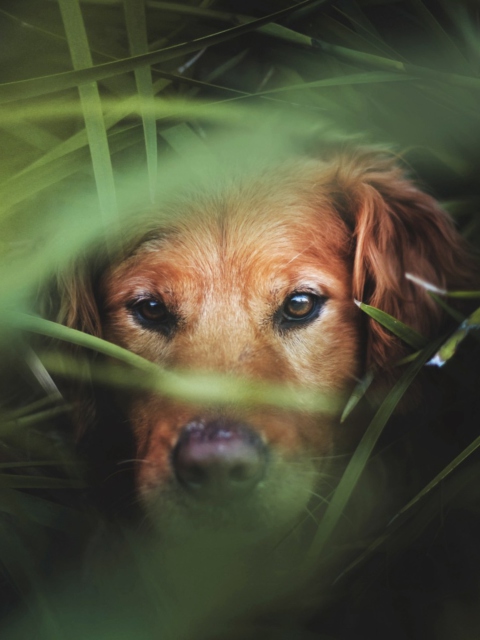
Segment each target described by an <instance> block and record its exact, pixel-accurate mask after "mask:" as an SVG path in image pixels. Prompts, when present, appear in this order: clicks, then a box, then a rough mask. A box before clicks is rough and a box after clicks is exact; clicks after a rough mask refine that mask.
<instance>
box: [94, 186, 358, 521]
mask: <svg viewBox="0 0 480 640" xmlns="http://www.w3.org/2000/svg"><path fill="white" fill-rule="evenodd" d="M290 177H291V178H292V176H290ZM312 177H313V176H312ZM298 182H300V184H298ZM302 186H303V187H307V186H310V188H312V187H313V184H312V183H311V182H310V185H308V183H307V181H306V180H305V178H304V177H302V176H301V175H297V176H295V181H294V184H290V185H286V186H284V187H283V188H282V186H281V185H278V184H276V182H274V181H273V180H272V176H268V177H266V176H264V177H263V180H261V181H260V183H258V184H255V183H253V184H252V183H250V184H249V185H248V187H246V186H244V187H243V191H242V187H240V188H239V189H238V190H237V191H238V192H237V193H236V194H235V196H234V197H232V196H231V195H229V189H228V187H227V188H226V189H225V191H224V192H223V194H221V195H219V197H218V198H216V199H212V200H208V199H207V200H206V201H203V202H202V201H201V200H200V201H197V202H195V203H190V204H186V203H184V204H183V207H182V211H181V212H179V213H178V214H177V215H176V216H173V218H172V221H171V222H170V224H165V223H164V225H162V221H161V215H160V216H159V220H158V221H157V224H158V225H159V226H158V228H157V229H156V230H155V232H154V233H153V235H155V234H156V235H157V237H156V238H155V237H153V238H152V234H151V233H150V234H149V238H148V240H146V241H144V242H140V244H139V246H137V247H136V249H135V250H134V253H133V255H131V256H130V257H128V258H126V259H124V260H122V261H121V262H120V264H118V265H116V266H114V267H113V268H112V269H111V270H110V271H109V272H108V273H106V274H105V276H104V278H103V281H102V285H101V291H102V294H101V298H102V299H103V300H104V314H105V324H104V335H105V337H106V338H107V339H108V340H110V341H112V342H114V343H117V344H120V345H121V346H123V347H125V348H126V349H129V350H131V351H133V352H135V353H137V354H139V355H141V356H143V357H144V358H147V359H149V360H152V361H153V362H156V363H158V364H161V365H162V366H167V367H173V368H175V369H183V370H197V371H198V370H200V371H211V372H214V373H216V374H222V373H226V374H233V375H235V376H239V377H246V378H250V379H254V380H255V379H258V380H259V381H271V382H275V383H279V384H284V385H290V386H292V385H293V386H295V387H308V388H310V389H313V390H321V391H323V392H324V393H325V392H327V393H330V394H331V395H332V396H334V395H338V394H345V392H346V391H347V390H348V389H350V388H351V386H352V384H353V382H354V380H355V376H357V375H358V374H359V331H360V326H359V317H358V316H359V312H358V309H357V308H356V307H355V305H354V304H353V298H352V277H351V264H350V261H349V260H348V247H349V236H348V232H347V229H346V227H345V225H344V224H343V223H342V222H341V220H340V219H339V218H338V215H337V214H336V213H335V212H334V211H333V210H332V209H331V207H330V206H329V205H328V203H327V202H326V203H325V206H324V207H322V210H321V211H319V210H318V207H317V206H312V204H311V202H310V201H309V198H308V196H307V195H305V194H303V193H302ZM272 212H274V215H272ZM129 413H130V416H129V417H130V421H131V423H132V426H133V429H134V432H135V436H136V439H137V443H138V452H137V457H138V458H139V459H140V460H141V462H140V463H139V465H138V486H139V490H140V492H141V494H142V496H143V497H144V499H145V501H146V502H147V504H148V507H149V510H150V511H153V512H155V511H156V510H158V511H159V512H160V511H161V510H162V509H163V510H165V508H166V505H165V492H168V495H169V497H168V500H173V501H174V504H175V505H176V506H180V508H182V509H186V510H188V511H192V510H195V509H197V508H198V505H201V509H202V510H205V508H206V506H209V507H210V508H212V507H213V505H218V507H219V510H221V511H225V510H230V512H235V510H237V509H238V510H240V511H246V513H242V515H241V517H240V516H239V518H238V521H236V523H235V524H236V526H239V525H240V524H241V523H243V525H244V526H245V525H247V526H248V527H252V526H255V524H257V525H258V523H260V522H261V521H262V520H265V519H267V518H271V512H272V511H273V512H274V513H275V512H276V513H277V515H278V516H279V517H280V519H281V520H283V519H286V520H291V516H292V512H296V511H297V510H298V509H301V508H302V507H303V506H304V505H305V504H306V502H307V501H308V499H309V497H310V492H311V491H312V490H313V486H314V484H316V480H315V476H316V473H317V472H318V468H319V467H320V468H321V465H319V464H318V460H316V461H314V460H312V458H320V457H322V456H327V455H328V454H330V453H331V451H332V443H333V432H332V431H333V429H334V424H335V420H334V418H332V416H328V415H325V416H322V417H319V416H308V415H305V414H303V415H302V414H300V413H298V412H297V413H293V412H291V413H290V414H288V413H286V412H285V411H279V410H270V411H267V410H266V409H263V410H259V409H258V408H256V409H251V410H249V409H248V408H245V407H234V406H231V407H227V408H223V409H222V410H221V411H219V410H215V409H211V410H208V409H205V407H192V406H189V405H187V404H185V405H181V404H179V403H171V402H170V403H169V402H166V401H165V400H164V399H162V398H161V397H156V396H151V397H142V398H138V399H137V400H136V401H135V402H134V404H133V406H131V407H130V408H129ZM245 507H246V508H245ZM266 514H267V515H266Z"/></svg>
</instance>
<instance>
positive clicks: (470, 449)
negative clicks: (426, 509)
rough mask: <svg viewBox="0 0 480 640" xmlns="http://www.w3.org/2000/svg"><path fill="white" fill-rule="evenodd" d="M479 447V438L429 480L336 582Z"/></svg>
mask: <svg viewBox="0 0 480 640" xmlns="http://www.w3.org/2000/svg"><path fill="white" fill-rule="evenodd" d="M479 447H480V436H479V437H478V438H475V440H474V441H473V442H472V443H471V444H469V445H468V447H466V448H465V449H464V450H463V451H462V452H461V453H460V454H459V455H458V456H456V457H455V458H454V459H453V460H452V461H451V462H450V463H449V464H448V465H447V466H446V467H445V468H444V469H442V471H440V473H438V474H437V475H436V476H435V478H433V480H431V481H430V482H429V483H428V484H427V485H426V486H425V487H424V488H423V489H422V490H421V491H420V492H419V493H417V495H416V496H415V497H414V498H412V499H411V500H410V501H409V502H408V503H407V504H406V505H405V506H404V507H402V509H400V511H399V512H398V513H397V514H396V515H395V516H394V517H393V518H392V519H391V520H390V522H389V523H388V525H387V527H386V529H385V532H384V533H382V535H380V536H379V537H378V538H376V539H375V540H374V542H372V543H371V544H370V545H369V546H368V547H367V548H366V549H365V551H363V552H362V553H361V554H360V555H359V556H358V557H357V558H355V560H354V561H353V562H351V563H350V564H349V565H348V567H347V568H346V569H344V570H343V571H342V573H341V574H340V575H339V576H338V577H337V579H336V582H337V581H339V580H340V579H341V578H342V577H343V576H345V575H346V574H348V573H350V572H351V571H352V570H353V569H355V567H358V566H359V565H361V564H363V562H364V561H365V560H366V559H367V558H368V557H369V556H371V555H372V553H373V552H374V551H376V550H377V549H378V548H380V547H381V546H382V545H383V544H384V543H385V542H387V541H388V540H389V539H390V538H391V537H392V535H393V534H394V533H395V532H396V531H397V530H398V529H399V528H400V527H401V526H402V525H403V524H404V523H405V522H406V520H407V519H408V518H409V517H410V516H411V515H412V513H411V512H412V509H413V507H414V506H415V505H416V504H418V503H419V502H420V501H421V500H422V499H423V498H425V496H427V495H428V494H429V493H431V492H432V490H433V489H435V487H437V486H438V485H439V484H440V483H441V482H443V481H444V480H445V479H446V478H447V477H448V476H449V475H450V474H451V473H452V472H453V471H455V469H457V468H458V467H459V465H461V464H462V463H463V462H464V461H465V460H466V459H467V458H468V457H469V456H470V455H471V454H472V453H474V452H475V451H476V450H477V449H478V448H479Z"/></svg>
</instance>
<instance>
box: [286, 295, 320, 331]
mask: <svg viewBox="0 0 480 640" xmlns="http://www.w3.org/2000/svg"><path fill="white" fill-rule="evenodd" d="M324 302H325V298H322V297H321V296H317V295H315V294H314V293H308V292H300V291H299V292H296V293H292V294H291V295H290V296H288V298H287V299H286V300H285V302H284V303H283V306H282V308H281V316H280V325H282V326H283V327H290V326H295V324H297V325H298V324H301V323H305V322H309V321H311V320H314V319H315V318H316V317H317V316H318V314H319V312H320V309H321V307H322V305H323V304H324Z"/></svg>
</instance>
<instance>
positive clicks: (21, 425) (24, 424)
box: [0, 405, 70, 437]
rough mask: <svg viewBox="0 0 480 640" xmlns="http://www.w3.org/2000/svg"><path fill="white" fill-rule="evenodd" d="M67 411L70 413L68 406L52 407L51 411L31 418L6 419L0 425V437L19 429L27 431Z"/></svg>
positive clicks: (36, 414)
mask: <svg viewBox="0 0 480 640" xmlns="http://www.w3.org/2000/svg"><path fill="white" fill-rule="evenodd" d="M68 411H70V407H69V406H68V405H61V406H59V407H54V408H53V409H46V410H45V411H39V412H38V413H34V414H33V415H31V416H23V417H19V418H14V419H13V420H11V419H8V420H6V421H5V422H1V423H0V436H1V437H4V436H6V435H8V434H10V433H14V432H15V431H18V430H19V429H28V428H29V427H33V426H34V425H36V424H38V423H40V422H45V421H47V420H51V419H52V418H56V417H57V416H58V415H61V414H62V413H66V412H68Z"/></svg>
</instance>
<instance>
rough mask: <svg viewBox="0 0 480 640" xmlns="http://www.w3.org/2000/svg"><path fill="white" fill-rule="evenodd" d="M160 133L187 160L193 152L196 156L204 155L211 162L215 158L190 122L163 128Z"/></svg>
mask: <svg viewBox="0 0 480 640" xmlns="http://www.w3.org/2000/svg"><path fill="white" fill-rule="evenodd" d="M160 135H161V136H162V138H164V140H166V141H167V142H168V144H169V145H170V146H171V147H172V149H173V150H174V151H176V152H177V153H178V154H179V155H180V156H182V157H183V158H184V160H185V161H188V159H189V158H190V157H191V156H192V154H194V155H195V158H198V157H202V156H204V157H205V158H208V161H209V162H212V161H213V160H214V156H213V154H212V152H211V151H210V149H209V148H208V147H207V145H206V144H205V143H204V142H203V140H202V139H201V138H200V137H199V136H197V134H196V133H195V132H194V131H193V130H192V128H191V127H190V126H189V125H188V124H185V123H182V124H179V125H176V126H175V127H169V128H168V129H163V130H162V131H160Z"/></svg>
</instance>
